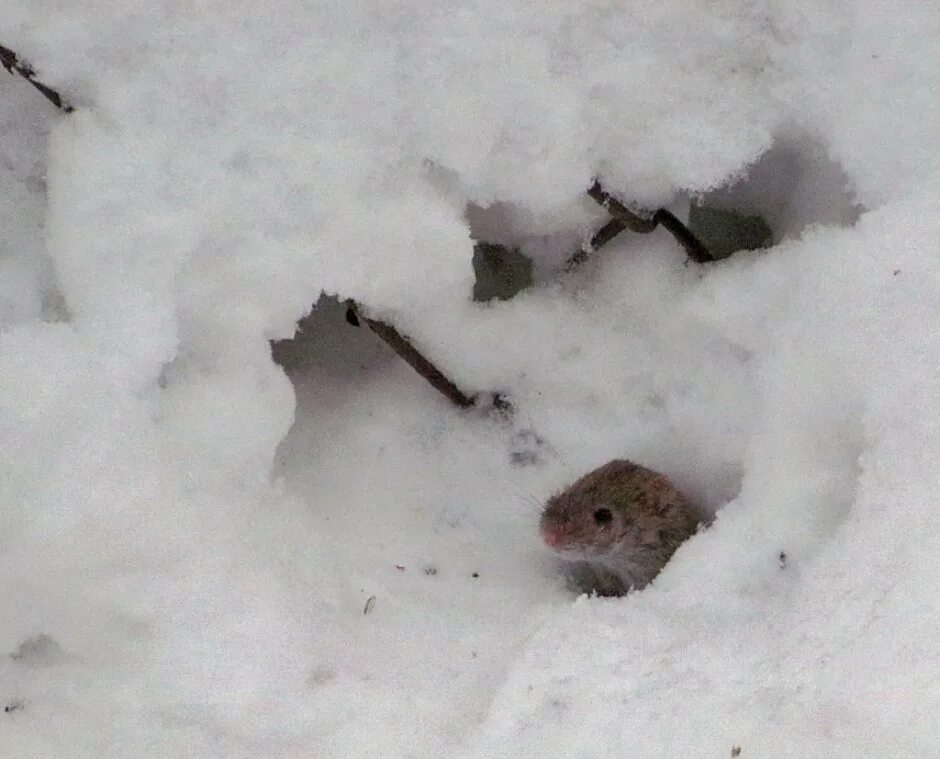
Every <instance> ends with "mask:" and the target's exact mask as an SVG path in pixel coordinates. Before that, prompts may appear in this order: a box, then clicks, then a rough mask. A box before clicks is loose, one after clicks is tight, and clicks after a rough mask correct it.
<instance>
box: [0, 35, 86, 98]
mask: <svg viewBox="0 0 940 759" xmlns="http://www.w3.org/2000/svg"><path fill="white" fill-rule="evenodd" d="M0 65H2V66H3V68H5V69H6V70H7V71H9V72H10V74H11V75H12V74H14V73H16V74H19V75H20V76H21V77H23V78H24V79H25V80H26V81H27V82H29V83H30V84H31V85H33V87H35V88H36V89H37V90H39V91H40V92H41V93H42V94H43V95H44V96H45V98H46V100H48V101H49V102H50V103H52V104H53V105H54V106H55V107H56V108H58V109H59V110H60V111H62V112H63V113H71V112H72V111H74V110H75V109H74V108H73V107H72V106H70V105H69V104H68V103H67V102H65V100H63V98H62V96H61V95H60V94H59V93H58V92H56V91H55V90H54V89H52V87H49V86H48V85H46V84H43V83H42V82H40V81H39V80H38V79H36V72H35V71H34V70H33V67H32V66H30V65H29V64H28V63H24V62H23V61H21V60H20V59H19V58H18V57H17V55H16V53H14V52H13V51H12V50H10V48H8V47H4V46H3V45H0Z"/></svg>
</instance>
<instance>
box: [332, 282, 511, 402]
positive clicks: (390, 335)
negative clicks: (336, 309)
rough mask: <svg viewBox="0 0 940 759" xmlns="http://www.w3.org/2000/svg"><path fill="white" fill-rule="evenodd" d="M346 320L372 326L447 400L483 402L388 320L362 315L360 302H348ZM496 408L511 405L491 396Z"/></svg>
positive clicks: (499, 396) (357, 324)
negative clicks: (447, 374)
mask: <svg viewBox="0 0 940 759" xmlns="http://www.w3.org/2000/svg"><path fill="white" fill-rule="evenodd" d="M346 304H347V309H346V321H347V322H349V323H350V324H352V325H353V326H354V327H358V326H360V324H361V323H362V322H365V323H366V326H367V327H368V328H369V329H371V330H372V331H373V332H374V333H375V334H376V335H377V336H378V337H379V339H380V340H382V342H384V343H385V344H386V345H387V346H388V347H389V348H391V349H392V350H393V351H395V353H397V354H398V355H399V356H400V357H401V358H402V359H403V360H404V361H405V363H407V364H408V365H409V366H410V367H411V368H412V369H414V370H415V371H416V372H417V373H418V374H419V375H420V376H421V377H423V378H424V379H425V380H426V381H427V382H428V384H430V385H431V387H433V388H434V389H435V390H437V391H438V392H439V393H440V394H441V395H443V396H444V397H445V398H447V400H449V401H450V402H451V403H453V404H454V405H455V406H459V407H460V408H470V407H471V406H475V405H477V403H478V401H482V400H483V397H481V396H480V395H476V396H473V397H471V396H468V395H466V394H465V393H464V392H463V391H461V389H460V388H459V387H457V385H455V384H454V383H453V382H451V381H450V380H449V379H448V378H447V377H446V376H444V373H443V372H442V371H441V370H440V369H438V368H437V367H436V366H435V365H434V364H432V363H431V362H430V361H429V360H428V359H427V358H425V357H424V355H423V354H422V353H421V352H420V351H419V350H418V349H417V348H415V347H414V346H413V345H412V344H411V342H409V340H408V339H407V338H406V337H404V336H403V335H402V334H401V333H400V332H399V331H398V330H397V329H395V328H394V327H393V326H392V325H391V324H388V323H387V322H383V321H379V320H378V319H370V318H369V317H368V316H365V315H363V313H362V311H361V310H360V309H359V306H358V304H356V303H355V302H354V301H351V300H350V301H346ZM490 397H491V403H492V405H493V408H495V409H497V410H498V411H504V412H509V411H511V410H512V406H511V404H510V403H509V401H507V400H506V399H505V398H503V397H502V396H501V395H500V394H499V393H492V394H491V395H490Z"/></svg>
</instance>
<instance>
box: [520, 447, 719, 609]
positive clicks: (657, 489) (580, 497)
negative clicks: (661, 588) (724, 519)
mask: <svg viewBox="0 0 940 759" xmlns="http://www.w3.org/2000/svg"><path fill="white" fill-rule="evenodd" d="M605 510H606V511H605ZM700 522H701V515H700V514H698V513H697V511H696V510H695V509H694V508H693V506H692V505H691V504H690V503H689V501H688V500H687V499H686V497H685V496H683V495H682V493H680V492H679V491H678V490H676V489H675V488H674V487H673V486H672V484H671V483H670V482H669V480H667V479H666V477H664V476H663V475H661V474H659V473H658V472H654V471H652V470H651V469H647V468H646V467H642V466H639V465H638V464H634V463H632V462H630V461H624V460H620V459H615V460H614V461H611V462H609V463H607V464H604V465H603V466H602V467H599V468H598V469H595V470H594V471H593V472H589V473H588V474H586V475H584V476H583V477H581V479H579V480H577V481H576V482H574V483H573V484H572V485H571V486H570V487H568V489H567V490H563V491H562V492H560V493H558V494H556V495H554V496H552V497H551V498H550V499H549V500H548V503H547V504H546V506H545V511H544V512H543V513H542V518H541V522H540V524H539V530H540V532H541V534H542V537H543V539H544V540H545V541H546V543H548V544H549V545H550V546H551V547H552V548H553V549H554V550H555V551H557V552H558V553H559V554H560V555H561V556H562V558H565V559H567V560H569V561H573V562H577V563H578V564H579V566H577V567H576V570H575V573H574V582H575V584H576V585H577V586H578V589H580V590H587V591H595V592H597V593H599V594H601V595H622V594H623V593H624V592H626V591H628V590H630V589H632V588H642V587H643V586H644V585H646V584H647V583H649V582H650V581H651V580H652V579H653V578H654V577H655V576H656V575H657V574H659V571H660V570H661V569H662V568H663V566H665V564H666V562H667V561H669V558H670V557H671V556H672V554H673V553H675V551H676V549H677V548H678V547H679V546H680V545H681V544H682V542H683V541H685V540H686V539H687V538H689V537H690V536H691V535H692V534H694V533H695V531H696V529H697V528H698V525H699V523H700ZM584 565H587V566H584Z"/></svg>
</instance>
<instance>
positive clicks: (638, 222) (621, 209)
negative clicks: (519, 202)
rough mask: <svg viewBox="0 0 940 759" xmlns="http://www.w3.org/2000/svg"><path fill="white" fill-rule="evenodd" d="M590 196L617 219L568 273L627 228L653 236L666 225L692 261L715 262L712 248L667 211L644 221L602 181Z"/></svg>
mask: <svg viewBox="0 0 940 759" xmlns="http://www.w3.org/2000/svg"><path fill="white" fill-rule="evenodd" d="M588 195H590V196H591V197H592V198H593V199H594V200H595V201H596V202H597V203H598V204H599V205H601V206H603V207H604V208H606V209H607V212H608V213H609V214H610V215H611V216H613V217H614V218H613V219H612V220H611V221H609V222H607V224H605V225H604V226H603V227H601V229H600V230H599V231H598V232H597V233H596V234H595V235H594V237H592V238H591V243H590V246H589V248H588V249H587V250H584V249H582V250H581V251H579V252H577V253H575V254H574V255H573V256H571V258H569V259H568V262H567V264H566V267H565V268H566V269H567V270H570V269H572V268H574V266H576V265H577V264H579V263H581V262H582V261H584V260H585V259H586V258H587V255H588V253H589V252H590V251H592V250H594V249H595V248H598V247H600V246H601V245H603V244H604V243H606V242H607V241H609V240H611V239H613V238H614V237H615V236H616V235H617V234H619V233H620V232H621V231H623V230H624V229H629V230H630V231H632V232H637V233H639V234H649V233H650V232H652V231H653V230H654V229H656V227H658V226H662V227H663V228H664V229H666V230H667V231H668V232H669V233H670V234H672V236H673V237H675V238H676V241H677V242H678V243H679V244H680V245H681V246H682V247H683V248H684V249H685V252H686V253H688V254H689V258H691V259H692V260H693V261H695V263H698V264H703V263H707V262H709V261H714V260H715V257H714V256H713V255H712V254H711V253H710V252H709V251H708V248H706V247H705V246H704V245H703V244H702V242H701V241H700V240H699V239H698V238H697V237H696V236H695V235H694V234H692V232H691V231H690V230H689V228H688V227H687V226H685V224H683V223H682V222H681V221H679V220H678V219H677V218H676V217H675V216H674V215H673V214H672V213H670V212H669V211H667V210H666V209H665V208H660V209H659V210H658V211H656V212H655V213H654V214H653V215H652V216H651V217H650V218H648V219H644V218H643V217H642V216H639V215H637V214H635V213H633V211H631V210H630V209H629V208H627V207H626V206H625V205H624V204H623V203H621V202H620V201H619V200H617V198H615V197H614V196H613V195H611V194H610V193H609V192H607V191H606V190H605V189H604V188H603V187H601V184H600V182H597V181H595V182H594V184H593V185H591V187H590V189H588ZM618 226H619V228H618Z"/></svg>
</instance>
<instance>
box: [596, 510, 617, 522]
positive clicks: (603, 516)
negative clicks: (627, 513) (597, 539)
mask: <svg viewBox="0 0 940 759" xmlns="http://www.w3.org/2000/svg"><path fill="white" fill-rule="evenodd" d="M613 518H614V515H613V514H611V513H610V509H598V510H597V511H595V512H594V521H595V522H597V523H598V524H602V525H603V524H610V523H611V521H612V520H613Z"/></svg>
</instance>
